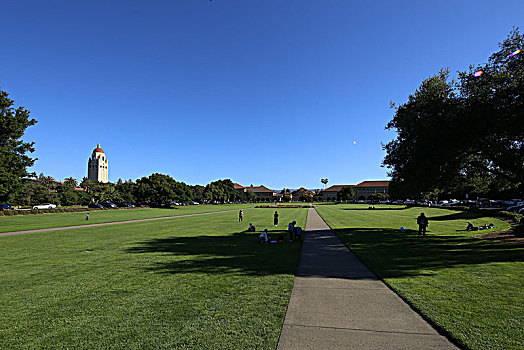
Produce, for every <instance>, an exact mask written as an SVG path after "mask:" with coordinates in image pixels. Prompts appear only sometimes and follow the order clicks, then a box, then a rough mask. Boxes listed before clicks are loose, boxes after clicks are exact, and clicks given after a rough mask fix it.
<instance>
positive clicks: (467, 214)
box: [428, 211, 486, 221]
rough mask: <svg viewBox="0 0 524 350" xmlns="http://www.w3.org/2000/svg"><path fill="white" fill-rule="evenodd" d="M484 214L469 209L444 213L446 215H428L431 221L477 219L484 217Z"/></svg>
mask: <svg viewBox="0 0 524 350" xmlns="http://www.w3.org/2000/svg"><path fill="white" fill-rule="evenodd" d="M484 216H486V215H483V214H481V213H475V212H471V211H461V212H458V213H452V214H446V215H439V216H431V217H428V219H429V220H431V221H446V220H471V219H477V218H481V217H484Z"/></svg>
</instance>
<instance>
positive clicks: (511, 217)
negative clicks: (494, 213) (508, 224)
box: [499, 210, 524, 223]
mask: <svg viewBox="0 0 524 350" xmlns="http://www.w3.org/2000/svg"><path fill="white" fill-rule="evenodd" d="M499 215H500V216H502V217H503V218H505V219H509V220H511V221H514V222H517V223H518V222H522V219H523V218H524V215H522V214H519V213H513V212H511V211H505V210H503V211H501V212H499Z"/></svg>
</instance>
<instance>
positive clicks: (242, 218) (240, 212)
mask: <svg viewBox="0 0 524 350" xmlns="http://www.w3.org/2000/svg"><path fill="white" fill-rule="evenodd" d="M242 220H244V213H243V212H242V210H241V211H239V212H238V222H241V221H242Z"/></svg>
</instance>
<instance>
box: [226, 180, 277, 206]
mask: <svg viewBox="0 0 524 350" xmlns="http://www.w3.org/2000/svg"><path fill="white" fill-rule="evenodd" d="M234 186H235V188H236V189H237V191H239V194H240V196H241V198H242V200H246V196H245V194H246V192H247V191H251V192H253V193H254V194H255V195H256V196H257V202H273V201H274V200H275V198H276V197H277V196H276V193H275V192H274V191H273V190H270V189H269V188H267V187H266V186H264V185H260V186H253V185H250V186H247V187H244V186H241V185H239V184H236V183H235V184H234Z"/></svg>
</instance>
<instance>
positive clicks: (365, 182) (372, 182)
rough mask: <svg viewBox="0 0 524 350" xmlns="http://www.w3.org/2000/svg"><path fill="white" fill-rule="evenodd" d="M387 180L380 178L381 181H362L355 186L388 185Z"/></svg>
mask: <svg viewBox="0 0 524 350" xmlns="http://www.w3.org/2000/svg"><path fill="white" fill-rule="evenodd" d="M388 186H389V181H387V180H381V181H362V182H361V183H359V184H358V185H356V186H355V187H388Z"/></svg>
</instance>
